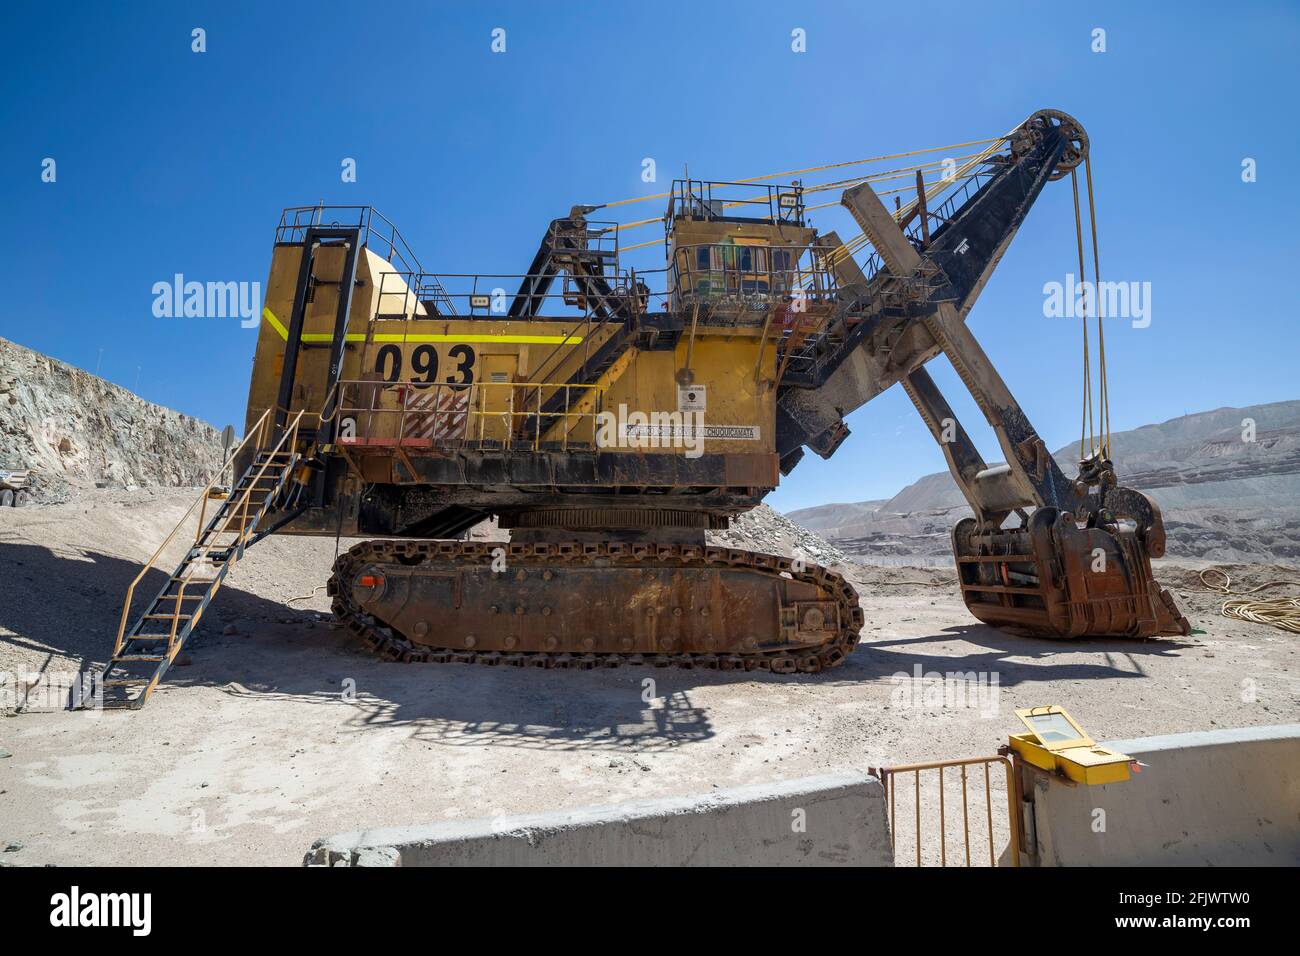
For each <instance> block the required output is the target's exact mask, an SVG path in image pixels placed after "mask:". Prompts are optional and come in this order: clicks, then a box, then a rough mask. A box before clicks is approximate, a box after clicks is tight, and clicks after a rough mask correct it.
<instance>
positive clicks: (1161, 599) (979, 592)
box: [952, 492, 1191, 638]
mask: <svg viewBox="0 0 1300 956" xmlns="http://www.w3.org/2000/svg"><path fill="white" fill-rule="evenodd" d="M1130 494H1136V492H1130ZM1152 515H1153V518H1154V522H1155V523H1154V524H1153V525H1152V526H1150V527H1149V528H1144V527H1142V526H1141V525H1136V526H1132V527H1130V526H1128V525H1126V524H1123V523H1120V522H1119V521H1113V522H1111V523H1104V524H1101V525H1100V526H1084V527H1080V526H1079V523H1078V521H1076V519H1075V516H1074V515H1072V514H1069V513H1063V512H1059V511H1058V510H1057V509H1055V508H1040V509H1038V510H1037V511H1035V512H1034V513H1033V515H1031V516H1030V519H1029V522H1028V524H1027V525H1026V526H1025V527H1023V528H1016V529H997V530H994V531H980V530H979V528H978V524H977V522H976V521H975V519H974V518H967V519H965V520H964V521H961V522H959V523H958V524H957V526H956V527H955V528H954V529H953V532H952V541H953V552H954V554H955V556H956V558H957V570H958V581H959V583H960V585H961V589H962V598H963V599H964V600H965V602H966V607H967V608H968V609H969V610H970V612H971V613H972V614H974V615H975V617H977V618H979V619H980V620H981V621H983V622H984V623H985V624H989V625H992V626H993V627H1002V628H1006V629H1008V630H1011V631H1015V632H1019V633H1026V634H1031V635H1034V636H1037V637H1057V638H1073V637H1158V636H1172V635H1184V636H1185V635H1187V634H1190V633H1191V625H1190V624H1189V623H1188V622H1187V619H1186V618H1185V617H1183V616H1182V614H1181V613H1180V612H1179V610H1178V608H1177V606H1176V605H1175V604H1174V600H1173V597H1172V596H1171V595H1170V594H1169V592H1168V591H1166V590H1164V589H1163V588H1161V587H1160V586H1159V585H1158V584H1157V583H1156V581H1155V578H1154V577H1153V575H1152V573H1151V560H1150V558H1151V554H1152V552H1153V551H1154V552H1156V553H1157V554H1158V553H1160V552H1161V551H1162V550H1163V542H1164V528H1163V525H1161V524H1160V523H1159V512H1158V511H1154V512H1152ZM1148 535H1149V539H1150V543H1148Z"/></svg>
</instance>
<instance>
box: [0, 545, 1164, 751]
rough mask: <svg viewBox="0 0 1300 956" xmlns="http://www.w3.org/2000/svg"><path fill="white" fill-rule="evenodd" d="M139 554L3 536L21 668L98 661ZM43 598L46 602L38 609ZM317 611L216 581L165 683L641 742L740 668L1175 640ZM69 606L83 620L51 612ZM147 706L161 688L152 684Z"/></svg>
mask: <svg viewBox="0 0 1300 956" xmlns="http://www.w3.org/2000/svg"><path fill="white" fill-rule="evenodd" d="M139 569H140V564H139V563H138V562H136V561H132V560H128V559H125V558H121V557H118V556H114V555H109V554H104V553H101V552H93V551H80V550H76V551H64V552H56V551H52V550H50V549H49V548H45V547H41V546H34V545H29V544H5V545H4V548H3V552H2V557H0V626H2V627H4V628H6V629H7V630H9V631H11V632H13V636H9V637H6V638H4V640H5V641H7V642H12V643H13V644H14V645H15V646H16V647H18V648H20V649H25V650H27V651H29V652H31V656H33V657H36V656H43V660H44V662H45V663H44V664H40V665H38V666H35V667H29V668H28V670H36V671H39V670H41V669H42V668H43V667H45V666H57V667H60V668H63V667H68V666H69V664H68V663H59V664H57V665H55V664H53V663H52V662H53V661H56V660H60V661H64V660H66V659H71V661H75V662H77V663H78V664H79V666H81V667H83V668H88V667H91V666H94V665H97V664H99V663H102V662H103V661H104V660H106V659H107V657H108V653H109V651H110V649H111V645H112V640H113V632H114V628H115V627H116V624H117V621H118V618H119V615H120V613H121V599H122V595H123V594H124V593H125V589H126V587H127V585H128V584H129V583H130V581H131V580H132V578H134V577H135V575H136V574H138V573H139ZM164 579H165V573H164V572H162V571H158V570H151V571H150V572H149V573H148V574H147V575H146V576H145V578H144V580H143V581H142V582H141V584H140V585H139V588H138V591H139V592H140V594H141V595H145V594H148V595H152V594H153V593H155V592H156V591H157V590H158V589H159V588H160V587H161V586H162V583H163V581H164ZM54 605H57V606H58V607H59V608H60V612H59V613H58V614H57V615H56V614H51V613H50V608H51V607H52V606H54ZM320 617H321V615H320V613H319V612H317V611H313V610H305V609H296V608H293V607H290V606H286V605H285V604H283V603H280V602H277V601H271V600H267V599H265V598H261V597H258V596H256V595H254V594H251V593H250V592H248V591H244V590H241V589H240V588H239V587H237V586H233V585H228V586H226V587H224V588H222V590H221V592H220V593H219V594H218V596H217V598H216V601H215V602H214V606H213V608H212V609H211V610H210V611H209V616H208V617H207V618H206V619H205V620H204V622H203V624H202V625H201V626H200V628H199V630H198V632H196V634H195V636H194V638H193V639H192V640H191V642H189V643H187V645H186V655H187V657H188V658H190V659H191V661H192V662H191V663H189V664H188V666H178V667H174V668H173V669H172V670H171V671H170V672H169V673H168V675H167V677H166V679H165V682H164V688H163V693H164V696H170V694H176V693H184V692H186V691H187V690H188V689H190V688H196V687H204V686H207V687H215V688H218V689H220V690H221V691H222V692H223V693H225V694H228V695H230V696H231V697H233V698H237V699H238V700H240V701H241V702H243V703H245V704H248V705H250V706H258V705H261V704H270V703H275V702H293V703H299V704H307V705H318V706H327V705H334V706H338V707H343V708H346V711H345V712H344V713H345V714H346V716H344V717H343V718H342V719H341V721H340V723H341V726H342V727H343V728H344V729H346V730H350V731H355V732H364V731H366V730H368V729H373V728H393V727H400V728H405V729H408V730H409V732H410V734H411V735H412V737H413V738H415V739H418V740H421V741H424V742H428V743H433V744H438V745H443V746H484V745H499V746H509V747H524V748H536V749H560V750H579V749H583V750H592V749H597V750H598V749H608V750H624V751H626V750H633V751H637V750H639V751H643V752H649V751H654V750H661V749H668V748H672V747H677V746H683V745H690V744H693V743H699V742H703V741H706V740H709V739H711V738H713V737H715V736H716V734H717V732H718V729H717V727H716V726H715V724H714V722H713V720H712V719H711V717H710V712H709V709H708V708H704V707H700V706H698V705H697V704H696V703H695V701H694V699H693V697H692V692H693V691H694V690H695V689H697V688H699V687H726V686H728V685H736V684H741V683H744V684H747V685H750V686H751V687H752V686H753V685H756V684H757V685H763V686H770V687H771V688H772V691H773V692H774V693H781V692H782V690H784V689H785V688H788V687H790V686H791V685H799V686H801V687H816V686H839V687H843V686H846V685H855V684H860V685H863V686H864V693H865V692H866V685H871V684H881V683H893V682H894V681H895V680H896V677H895V675H898V674H906V675H909V676H910V675H912V674H913V673H914V669H915V668H916V667H917V666H918V665H919V666H920V668H921V670H922V672H923V673H932V672H937V673H939V674H946V673H951V672H960V673H963V674H965V673H970V672H975V673H982V674H996V675H997V676H998V681H999V684H1000V686H1001V687H1003V688H1007V687H1014V686H1016V685H1018V684H1022V683H1041V682H1047V681H1055V680H1074V681H1077V680H1111V679H1133V678H1143V677H1145V673H1146V672H1145V669H1144V668H1143V666H1142V663H1141V659H1142V657H1144V656H1147V655H1157V656H1168V655H1171V654H1176V653H1177V652H1178V651H1179V650H1180V649H1181V648H1183V647H1185V646H1187V645H1185V644H1183V643H1181V642H1178V641H1172V640H1157V641H1137V640H1132V641H1126V640H1114V639H1108V640H1087V641H1077V642H1060V641H1048V640H1042V639H1034V638H1024V637H1017V636H1015V635H1011V634H1006V633H1003V632H1000V631H997V630H995V629H993V628H990V627H988V626H986V625H982V624H964V625H958V626H952V627H947V628H944V629H943V630H941V631H937V632H935V633H931V634H924V635H921V636H914V637H889V636H874V637H868V638H867V640H866V641H865V642H864V643H863V644H862V645H861V646H859V648H858V650H857V651H856V652H855V653H854V654H853V655H852V656H851V657H850V658H849V660H848V661H846V662H845V663H844V664H843V665H841V666H840V667H838V668H835V669H834V670H832V671H828V672H825V673H822V674H816V675H808V676H786V675H774V674H768V673H763V672H720V671H710V670H703V669H701V670H683V669H677V668H652V667H623V668H617V669H597V670H590V671H578V670H553V671H546V670H537V669H531V668H529V669H522V668H514V667H497V668H493V667H484V666H472V665H434V664H399V663H393V662H388V661H382V660H379V659H376V658H374V657H372V656H371V655H370V654H369V652H368V651H367V650H365V649H364V648H363V647H361V646H360V644H359V643H358V642H357V641H355V640H354V639H352V638H351V637H350V636H349V635H347V634H346V633H344V632H342V631H341V630H338V629H336V628H333V627H331V626H329V625H328V624H325V623H323V622H321V620H320ZM69 618H72V619H75V620H78V621H80V622H82V626H79V627H75V628H69V627H66V626H65V625H63V624H62V623H61V622H62V621H66V620H68V619H69ZM232 620H234V621H239V622H240V627H239V633H237V634H234V635H227V634H224V633H223V632H222V628H223V627H224V624H225V623H226V622H228V621H232ZM954 644H956V645H958V646H956V647H954V646H953V645H954ZM962 644H964V645H970V647H968V648H963V647H961V646H960V645H962ZM1063 650H1077V651H1079V652H1081V653H1087V654H1093V655H1096V654H1098V653H1101V654H1104V660H1101V661H1096V660H1094V661H1088V662H1079V661H1075V662H1068V661H1054V660H1053V656H1054V655H1059V654H1060V653H1061V652H1062V651H1063ZM649 682H653V683H649ZM146 706H148V707H161V706H166V701H165V699H159V698H155V700H153V701H151V702H150V703H149V704H148V705H146Z"/></svg>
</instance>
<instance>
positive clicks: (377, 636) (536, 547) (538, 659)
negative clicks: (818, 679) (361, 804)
mask: <svg viewBox="0 0 1300 956" xmlns="http://www.w3.org/2000/svg"><path fill="white" fill-rule="evenodd" d="M502 548H504V549H505V550H504V552H502V551H500V550H498V549H502ZM494 557H496V558H498V559H500V558H502V557H504V559H505V561H506V562H507V564H508V567H509V573H510V574H527V573H529V572H530V571H539V572H542V573H547V572H550V573H559V572H560V571H562V570H563V569H566V568H567V569H575V568H581V569H597V568H611V569H627V568H639V569H643V570H645V571H646V573H647V574H649V573H652V572H662V571H665V570H666V571H670V572H671V571H673V570H674V569H691V570H699V569H706V570H708V569H716V570H719V571H727V572H731V573H734V572H737V571H739V572H742V573H744V574H745V575H750V574H752V575H756V576H761V577H762V578H770V579H772V583H773V585H774V587H776V588H779V587H780V586H781V585H782V584H783V582H782V581H781V580H780V579H782V578H784V579H786V580H787V581H793V582H802V583H804V584H806V585H813V586H815V587H816V588H817V589H818V591H819V593H820V595H821V600H823V601H826V602H828V603H830V602H834V604H835V605H836V607H837V609H838V613H837V615H836V617H837V625H836V626H835V627H834V628H833V629H830V630H828V631H827V632H826V636H825V638H824V639H820V640H818V642H817V643H805V644H802V645H800V646H790V644H789V643H788V642H787V643H786V644H784V645H782V646H779V647H776V648H770V647H769V648H765V647H763V646H762V645H763V644H768V645H771V644H773V643H779V642H780V639H781V638H780V635H781V621H780V620H779V619H778V618H777V617H773V618H771V619H770V620H769V621H762V620H749V621H747V623H748V624H749V625H752V631H753V632H754V636H753V637H752V638H749V639H747V643H749V644H752V645H754V646H755V648H756V649H754V650H752V651H739V652H737V651H734V650H727V651H725V652H718V653H694V652H693V653H667V652H661V653H608V652H601V651H599V650H597V651H596V652H594V653H593V652H585V651H582V650H579V649H575V648H574V647H567V648H566V647H564V646H557V647H555V648H554V649H552V650H546V651H537V650H524V649H521V650H513V651H512V650H502V649H491V650H489V649H473V648H452V647H441V646H437V645H436V644H434V643H432V641H433V640H437V639H443V640H448V639H458V638H459V637H460V635H459V634H456V633H446V631H447V630H450V629H448V628H443V629H440V630H437V631H435V633H437V634H438V635H439V637H438V638H434V637H433V636H432V635H431V634H429V633H426V635H425V637H426V640H425V641H416V640H413V639H412V638H411V637H408V636H407V635H405V634H402V633H400V632H399V631H398V630H396V629H395V628H394V627H392V626H390V625H388V624H386V623H385V622H384V621H381V620H377V619H376V617H375V616H374V615H372V614H370V613H367V612H366V610H364V609H363V608H362V606H361V603H360V602H359V601H358V599H357V598H356V597H355V594H354V588H353V582H354V581H355V580H356V579H357V578H358V576H359V575H361V574H362V572H363V571H365V570H366V569H372V568H379V569H384V568H392V570H393V572H394V573H395V574H402V575H408V576H409V575H415V576H417V577H418V576H420V575H421V573H422V572H424V573H427V574H428V575H452V574H455V573H456V571H457V570H458V569H471V570H473V571H475V572H480V573H482V572H483V571H484V570H485V569H486V568H488V567H489V566H490V565H491V563H492V561H493V559H494ZM751 580H752V579H751ZM328 592H329V594H330V596H331V597H332V598H333V610H334V614H335V616H336V617H337V618H338V620H339V621H340V622H341V623H343V624H344V625H345V626H346V627H347V628H348V629H349V630H350V631H352V633H354V634H356V635H357V636H358V637H360V638H361V639H362V640H363V641H365V643H366V644H368V645H369V646H370V647H371V648H372V649H373V650H374V651H375V652H376V653H378V654H379V655H381V656H382V657H385V658H387V659H389V660H395V661H405V662H412V663H417V662H431V663H463V664H486V665H502V664H509V665H513V666H516V667H542V668H551V667H576V668H594V667H619V666H622V665H624V664H627V665H642V666H647V665H648V666H652V667H685V668H695V667H699V668H707V669H715V670H745V671H752V670H765V671H772V672H775V673H787V674H793V673H817V672H818V671H821V670H824V669H826V668H830V667H835V666H837V665H839V664H841V663H842V662H843V661H844V659H845V658H846V657H847V656H848V655H849V654H850V653H851V652H852V651H853V648H854V647H855V646H856V645H857V643H858V633H859V631H860V630H861V628H862V624H863V614H862V609H861V607H860V606H859V604H858V596H857V592H856V591H854V589H853V587H852V585H850V584H849V583H848V582H847V581H845V580H844V578H843V577H842V576H841V575H838V574H836V573H835V572H833V571H828V570H826V569H825V568H822V567H819V566H817V565H807V564H805V565H803V566H802V568H800V569H799V570H795V568H794V566H793V563H792V561H791V560H790V559H789V558H783V557H778V556H776V555H770V554H760V553H757V552H753V551H741V550H734V549H730V548H710V547H699V546H692V545H663V544H643V543H633V544H627V543H622V542H602V543H599V544H592V543H577V542H574V543H567V544H566V543H560V544H522V543H521V544H514V543H512V544H508V545H502V544H497V543H492V542H486V543H485V542H464V541H387V540H376V541H366V542H362V543H361V544H358V545H356V546H355V547H353V548H351V549H350V550H349V551H347V552H346V553H344V554H342V555H340V556H339V558H338V560H337V561H336V562H335V565H334V573H333V575H332V576H331V577H330V580H329V585H328ZM457 593H458V594H459V591H457ZM493 610H495V608H494V609H493ZM561 629H563V628H561ZM563 640H564V639H561V642H563ZM625 640H627V639H625ZM805 640H806V639H805Z"/></svg>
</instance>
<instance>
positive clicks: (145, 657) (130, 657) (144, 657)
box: [113, 654, 167, 664]
mask: <svg viewBox="0 0 1300 956" xmlns="http://www.w3.org/2000/svg"><path fill="white" fill-rule="evenodd" d="M166 659H167V658H166V657H164V656H162V655H161V654H119V655H118V656H117V657H115V658H113V663H114V664H116V663H117V662H118V661H155V662H156V661H165V660H166Z"/></svg>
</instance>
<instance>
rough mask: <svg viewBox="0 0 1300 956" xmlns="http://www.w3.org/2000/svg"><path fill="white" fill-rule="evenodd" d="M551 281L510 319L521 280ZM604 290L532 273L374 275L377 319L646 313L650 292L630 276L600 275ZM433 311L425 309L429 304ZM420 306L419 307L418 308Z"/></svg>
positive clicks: (541, 318)
mask: <svg viewBox="0 0 1300 956" xmlns="http://www.w3.org/2000/svg"><path fill="white" fill-rule="evenodd" d="M534 279H542V280H548V281H550V283H551V285H550V288H548V289H547V291H546V292H538V293H533V294H532V295H530V298H532V299H534V300H537V301H538V302H540V303H541V306H540V307H535V308H533V309H532V310H531V313H530V314H528V315H521V316H512V315H510V307H511V305H512V304H513V303H514V300H515V296H516V295H517V293H518V291H519V289H520V287H521V286H522V285H523V283H524V282H525V280H534ZM597 279H598V280H603V281H604V283H605V285H606V286H607V287H608V291H607V292H603V293H602V292H598V291H596V290H595V288H594V283H590V284H589V283H587V282H584V281H583V280H581V279H579V278H576V277H574V276H571V275H569V274H567V273H566V274H563V275H541V274H531V273H468V272H467V273H456V272H440V273H437V274H433V273H417V272H401V271H393V272H384V273H380V275H379V295H378V297H377V300H376V301H377V303H378V305H377V308H376V310H375V316H374V318H375V320H376V321H386V320H387V321H394V320H403V319H411V318H417V319H418V318H435V317H439V316H447V315H451V316H456V317H457V318H462V319H489V320H491V319H494V320H497V321H504V320H506V319H509V320H511V321H524V320H532V319H535V320H538V321H546V320H547V319H549V318H554V319H571V318H575V317H582V318H585V317H588V316H592V315H595V314H597V313H598V312H600V311H602V310H603V311H605V312H609V311H612V310H611V308H610V307H611V306H613V307H614V308H615V309H618V310H621V311H622V312H623V313H624V314H630V312H631V311H632V309H633V308H634V307H635V308H636V309H637V310H638V311H645V306H646V304H647V303H648V300H649V296H650V294H651V293H650V289H649V288H648V287H646V286H645V284H644V283H638V282H637V281H636V279H635V277H634V276H633V275H632V274H629V273H618V274H604V275H601V276H598V277H597ZM431 302H432V303H434V306H435V308H434V309H430V308H429V304H430V303H431ZM421 306H422V307H423V308H420V307H421Z"/></svg>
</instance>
